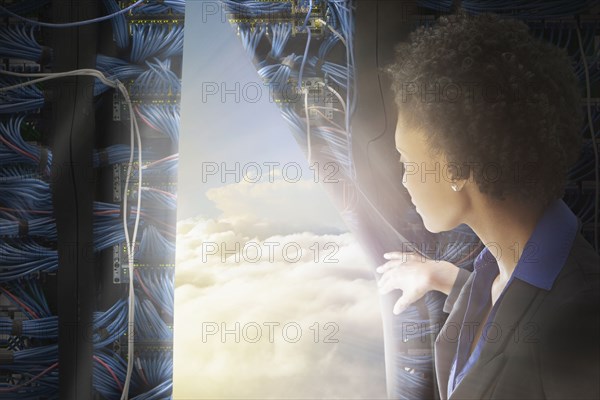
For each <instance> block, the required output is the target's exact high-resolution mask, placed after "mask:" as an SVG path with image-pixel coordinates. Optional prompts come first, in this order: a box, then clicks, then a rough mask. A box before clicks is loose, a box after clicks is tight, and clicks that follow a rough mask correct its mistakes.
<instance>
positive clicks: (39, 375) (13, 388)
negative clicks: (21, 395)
mask: <svg viewBox="0 0 600 400" xmlns="http://www.w3.org/2000/svg"><path fill="white" fill-rule="evenodd" d="M56 367H58V363H54V364H52V365H51V366H49V367H48V368H46V369H45V370H43V371H42V372H40V373H39V374H37V375H36V376H34V377H33V378H31V379H30V380H29V381H27V382H24V383H21V384H20V385H16V386H11V387H8V388H0V393H5V392H13V391H15V390H17V389H20V388H22V387H24V386H27V385H29V384H30V383H33V382H35V381H37V380H38V379H40V378H41V377H42V376H44V375H46V374H47V373H48V372H50V371H52V370H53V369H54V368H56Z"/></svg>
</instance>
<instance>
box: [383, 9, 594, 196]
mask: <svg viewBox="0 0 600 400" xmlns="http://www.w3.org/2000/svg"><path fill="white" fill-rule="evenodd" d="M410 39H411V40H410V43H400V44H398V45H397V46H396V60H395V62H394V63H393V64H391V65H389V66H387V68H385V70H386V72H388V73H389V74H390V75H391V78H392V80H393V90H394V92H395V100H396V104H397V106H398V112H399V114H398V116H399V118H400V119H399V121H401V124H402V125H401V126H403V127H404V128H406V129H414V130H416V131H418V132H421V133H422V134H424V135H425V137H426V139H427V143H428V144H429V145H430V146H431V150H432V154H435V153H438V154H439V152H440V151H441V152H443V153H444V154H445V155H446V158H447V160H448V163H449V165H451V166H457V168H454V169H451V168H449V169H448V171H447V172H448V174H447V176H448V177H449V178H452V179H455V178H456V179H460V178H463V179H466V178H468V177H469V176H470V173H471V172H472V173H473V179H474V181H475V182H476V184H477V186H478V187H479V191H480V192H482V193H486V194H488V195H490V196H492V197H494V198H496V199H500V200H502V199H505V198H506V197H511V198H515V199H519V200H523V201H527V202H533V203H535V204H544V205H546V204H548V203H549V202H550V201H552V200H553V199H557V198H562V196H563V195H564V188H565V184H566V180H567V172H568V170H569V168H570V166H571V165H572V164H573V163H574V162H575V161H577V159H578V157H579V152H580V149H581V140H582V138H581V134H580V129H581V124H582V118H583V112H582V110H581V100H580V99H581V96H580V87H579V82H578V79H577V77H576V75H575V73H574V71H573V69H572V66H571V62H570V59H569V57H568V54H567V53H566V51H565V50H564V49H561V48H558V47H556V46H553V45H552V44H550V43H547V42H544V41H541V40H539V39H536V38H534V37H533V36H531V35H530V34H529V28H528V26H527V25H526V24H525V23H523V22H521V21H518V20H514V19H507V18H502V17H500V16H497V15H494V14H488V13H486V14H479V15H468V14H467V13H466V12H464V11H463V10H461V11H459V12H458V13H456V14H452V15H448V16H442V17H440V18H439V19H438V22H437V24H436V25H435V26H434V27H429V28H424V27H420V28H418V29H417V30H416V31H414V32H412V33H411V34H410Z"/></svg>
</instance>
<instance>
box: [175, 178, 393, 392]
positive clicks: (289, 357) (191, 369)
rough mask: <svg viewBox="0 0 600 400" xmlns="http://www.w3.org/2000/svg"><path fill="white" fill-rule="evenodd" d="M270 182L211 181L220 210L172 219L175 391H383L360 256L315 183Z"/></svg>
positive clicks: (368, 271)
mask: <svg viewBox="0 0 600 400" xmlns="http://www.w3.org/2000/svg"><path fill="white" fill-rule="evenodd" d="M279 184H280V185H281V186H278V185H277V184H270V183H266V184H253V185H258V186H257V187H247V186H246V184H243V183H239V184H235V185H228V186H226V187H223V188H220V189H219V190H217V189H213V191H212V193H211V194H210V196H211V198H212V199H213V201H215V203H216V206H217V207H218V208H219V209H220V210H222V212H223V215H222V216H221V217H220V218H217V219H207V218H203V217H196V218H191V219H188V220H184V221H180V222H179V223H178V228H177V246H178V248H177V273H176V290H175V303H176V310H175V355H174V363H175V377H174V378H175V386H174V387H175V393H174V398H175V399H202V398H211V399H215V398H228V399H234V398H239V399H244V398H252V399H257V398H261V399H262V398H264V399H268V398H279V399H286V398H290V399H300V398H302V399H309V398H340V399H341V398H343V399H350V398H354V399H366V398H369V399H376V398H382V399H383V398H385V397H386V393H385V367H384V358H383V332H382V323H381V315H380V307H379V295H378V293H377V290H376V285H375V281H374V278H373V276H372V268H371V267H370V266H369V264H368V262H369V261H368V259H367V257H366V255H365V254H364V253H363V251H362V250H361V249H360V247H359V246H358V245H357V243H356V241H355V240H354V238H353V236H352V235H351V234H350V233H348V232H344V231H343V230H342V231H341V232H340V233H332V232H335V230H338V229H340V226H339V225H336V224H337V222H336V221H335V218H332V217H327V216H322V215H320V213H319V211H318V209H319V205H320V202H319V201H316V200H314V197H315V196H312V195H314V194H315V193H316V191H313V192H312V195H304V194H302V193H301V192H303V190H304V189H301V186H300V185H298V186H293V185H292V186H288V187H285V186H284V183H281V182H280V183H279ZM269 185H270V186H269ZM307 187H308V185H307ZM287 190H291V191H292V192H294V193H295V192H296V191H297V192H298V193H297V194H298V197H297V198H294V197H288V195H285V193H286V191H287ZM307 190H308V191H309V192H310V191H311V189H307ZM284 195H285V198H286V199H287V198H290V199H294V200H297V202H296V201H294V203H298V204H297V207H296V208H292V209H293V212H291V211H289V210H290V208H289V207H286V206H284V205H280V204H281V203H285V202H284V201H282V198H283V197H281V196H284ZM311 196H312V197H311ZM263 207H264V208H266V210H263ZM313 208H314V209H315V210H313ZM307 211H311V212H307ZM311 213H312V214H311ZM309 214H311V215H312V217H311V218H312V219H310V220H308V219H307V218H308V215H309ZM317 216H319V217H317ZM282 221H283V222H287V221H289V222H290V224H289V225H287V224H285V223H283V222H282ZM290 226H291V227H293V229H292V228H290ZM313 228H314V230H313ZM315 230H317V231H319V232H315ZM327 232H329V233H327ZM236 246H237V248H236Z"/></svg>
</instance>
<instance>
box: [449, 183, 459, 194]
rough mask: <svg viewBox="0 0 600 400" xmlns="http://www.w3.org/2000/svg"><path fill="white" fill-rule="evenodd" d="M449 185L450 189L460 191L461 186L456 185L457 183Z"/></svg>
mask: <svg viewBox="0 0 600 400" xmlns="http://www.w3.org/2000/svg"><path fill="white" fill-rule="evenodd" d="M450 187H451V188H452V190H454V191H455V192H458V191H460V189H462V188H460V189H459V187H458V185H457V184H456V183H453V184H452V185H450Z"/></svg>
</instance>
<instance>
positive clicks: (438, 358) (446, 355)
mask: <svg viewBox="0 0 600 400" xmlns="http://www.w3.org/2000/svg"><path fill="white" fill-rule="evenodd" d="M474 275H475V274H473V273H471V275H470V276H469V278H468V279H467V281H466V282H465V284H464V286H463V288H462V289H461V292H460V294H459V295H458V298H457V299H456V302H455V303H454V306H453V307H452V311H450V314H449V315H448V318H447V319H446V323H445V324H444V326H443V327H442V329H441V330H440V333H439V334H438V336H437V337H436V339H435V344H434V357H435V375H436V379H437V383H438V389H439V392H440V398H441V400H446V399H447V397H448V396H447V393H448V377H449V375H450V367H451V366H452V361H453V359H454V354H455V353H456V348H457V346H458V334H459V333H460V326H461V325H462V322H463V319H464V316H465V311H466V309H467V304H468V301H469V295H470V293H471V286H472V284H473V277H474Z"/></svg>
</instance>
